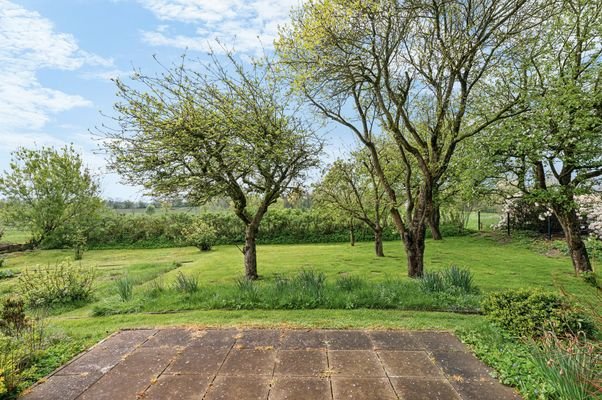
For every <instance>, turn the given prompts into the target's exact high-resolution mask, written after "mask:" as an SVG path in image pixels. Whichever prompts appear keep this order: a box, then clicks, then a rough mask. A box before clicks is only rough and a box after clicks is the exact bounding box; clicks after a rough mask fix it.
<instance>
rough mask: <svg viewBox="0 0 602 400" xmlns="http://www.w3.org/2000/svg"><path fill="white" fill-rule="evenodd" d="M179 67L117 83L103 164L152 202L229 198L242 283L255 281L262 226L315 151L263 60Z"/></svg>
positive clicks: (314, 141)
mask: <svg viewBox="0 0 602 400" xmlns="http://www.w3.org/2000/svg"><path fill="white" fill-rule="evenodd" d="M185 61H186V60H184V62H182V64H180V65H175V66H173V67H167V68H165V70H164V72H163V73H161V74H158V75H153V76H147V75H143V74H142V73H137V74H135V76H134V77H133V80H134V81H133V82H131V83H129V84H126V83H125V82H122V81H119V80H118V81H116V83H117V88H118V96H119V98H120V101H119V102H118V103H116V105H115V110H116V111H117V117H115V118H114V121H115V122H116V125H117V126H116V127H113V128H112V129H110V128H103V129H102V131H103V133H104V135H105V136H106V140H105V141H104V143H105V145H106V147H107V149H108V150H109V154H110V155H111V160H110V166H111V167H112V168H113V169H114V170H115V171H117V172H118V173H119V174H121V175H122V176H123V177H124V179H125V180H126V181H127V182H128V183H132V184H137V185H143V186H144V187H145V188H146V189H147V190H148V191H149V192H150V194H152V195H154V196H173V195H183V196H185V197H186V198H187V200H189V201H190V202H191V203H195V204H203V203H206V202H208V201H210V200H212V199H215V198H222V197H224V196H225V197H229V198H230V199H231V201H232V207H233V209H234V212H235V214H236V215H237V216H238V218H240V220H241V221H242V222H243V223H244V225H245V245H244V247H243V249H242V252H243V254H244V266H245V276H246V277H247V278H248V279H257V277H258V274H257V256H256V254H257V252H256V240H257V235H258V233H259V227H260V224H261V221H262V218H263V217H264V215H265V214H266V212H267V211H268V208H269V207H270V205H272V204H274V203H275V202H276V201H277V200H278V198H279V197H280V196H282V195H283V194H285V193H286V192H288V191H290V190H294V189H296V188H298V187H299V186H300V185H301V182H302V179H303V177H304V173H305V172H306V171H307V170H308V169H310V168H312V167H315V166H317V164H318V157H319V153H320V150H321V143H320V141H319V140H318V138H317V137H316V135H315V132H314V131H313V129H312V127H311V125H310V124H309V123H307V121H306V120H304V119H303V115H304V114H303V112H302V109H301V108H300V107H299V106H298V105H297V104H294V97H292V96H289V93H288V92H287V87H286V86H284V85H283V84H282V81H280V80H279V79H278V78H277V76H276V74H274V73H273V69H272V67H271V64H270V63H269V62H263V63H253V64H249V63H246V64H245V63H243V62H242V61H240V59H238V58H236V57H235V56H234V55H232V54H230V55H228V56H226V57H218V56H216V55H214V56H212V57H211V62H210V63H208V64H207V63H202V62H199V63H189V64H186V62H185ZM251 198H253V199H257V201H254V202H253V203H254V204H253V207H251V206H250V204H249V203H250V201H249V200H250V199H251Z"/></svg>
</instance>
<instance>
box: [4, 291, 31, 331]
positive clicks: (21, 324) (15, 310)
mask: <svg viewBox="0 0 602 400" xmlns="http://www.w3.org/2000/svg"><path fill="white" fill-rule="evenodd" d="M28 326H29V321H28V320H27V317H26V316H25V302H24V301H23V299H21V298H20V297H15V296H9V297H6V298H5V299H4V300H3V301H2V311H1V312H0V332H2V333H3V334H5V335H7V336H20V335H21V333H22V332H23V331H24V330H25V329H26V328H27V327H28Z"/></svg>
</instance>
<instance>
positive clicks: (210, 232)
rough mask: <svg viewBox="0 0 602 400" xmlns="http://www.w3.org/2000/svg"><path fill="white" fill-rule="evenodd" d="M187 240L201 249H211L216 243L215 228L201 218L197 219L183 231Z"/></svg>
mask: <svg viewBox="0 0 602 400" xmlns="http://www.w3.org/2000/svg"><path fill="white" fill-rule="evenodd" d="M182 233H183V234H184V237H185V238H186V242H187V243H188V244H189V245H192V246H195V247H197V248H198V249H199V250H201V251H209V250H211V248H212V247H213V245H214V244H215V239H216V231H215V228H214V227H212V226H211V225H209V224H207V223H206V222H204V221H202V220H201V219H196V220H195V221H194V222H193V223H192V224H191V225H190V226H188V227H186V228H184V230H183V231H182Z"/></svg>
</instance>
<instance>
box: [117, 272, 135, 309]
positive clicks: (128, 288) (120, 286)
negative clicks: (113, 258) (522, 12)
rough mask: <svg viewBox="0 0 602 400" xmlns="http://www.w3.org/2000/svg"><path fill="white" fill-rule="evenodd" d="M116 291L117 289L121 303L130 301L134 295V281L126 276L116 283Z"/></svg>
mask: <svg viewBox="0 0 602 400" xmlns="http://www.w3.org/2000/svg"><path fill="white" fill-rule="evenodd" d="M115 289H117V294H118V295H119V298H120V299H121V301H123V302H126V301H130V300H131V299H132V295H133V294H134V281H132V279H130V277H129V276H127V275H125V276H123V277H121V278H120V279H117V280H116V281H115Z"/></svg>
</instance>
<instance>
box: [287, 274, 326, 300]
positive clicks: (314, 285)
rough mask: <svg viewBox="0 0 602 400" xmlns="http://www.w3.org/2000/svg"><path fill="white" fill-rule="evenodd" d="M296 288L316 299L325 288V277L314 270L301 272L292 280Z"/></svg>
mask: <svg viewBox="0 0 602 400" xmlns="http://www.w3.org/2000/svg"><path fill="white" fill-rule="evenodd" d="M294 283H295V284H296V286H297V287H298V288H299V289H300V290H302V291H304V292H306V293H309V294H311V295H313V296H315V297H317V298H319V297H322V294H323V293H324V287H325V286H326V275H325V274H324V273H323V272H316V271H314V270H305V269H304V270H301V271H299V273H298V274H297V275H296V276H295V278H294Z"/></svg>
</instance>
